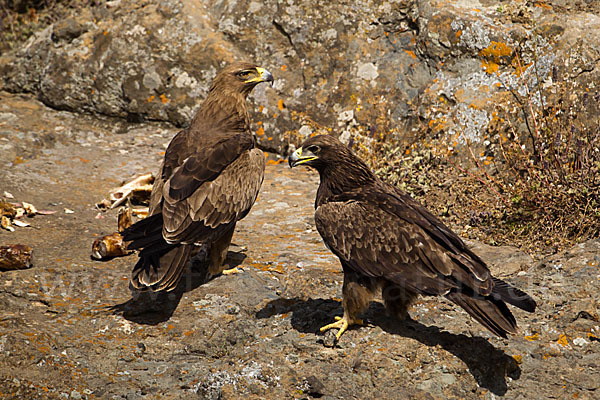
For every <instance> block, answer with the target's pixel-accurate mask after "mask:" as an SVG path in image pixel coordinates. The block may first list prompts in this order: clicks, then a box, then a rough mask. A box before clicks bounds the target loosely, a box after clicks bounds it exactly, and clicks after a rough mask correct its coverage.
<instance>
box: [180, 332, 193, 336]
mask: <svg viewBox="0 0 600 400" xmlns="http://www.w3.org/2000/svg"><path fill="white" fill-rule="evenodd" d="M193 333H194V331H185V332H183V334H184V335H185V336H191V335H192V334H193Z"/></svg>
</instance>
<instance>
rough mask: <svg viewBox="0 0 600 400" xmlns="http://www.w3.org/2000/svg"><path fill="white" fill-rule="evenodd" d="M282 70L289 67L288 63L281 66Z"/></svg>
mask: <svg viewBox="0 0 600 400" xmlns="http://www.w3.org/2000/svg"><path fill="white" fill-rule="evenodd" d="M280 69H281V70H282V71H286V70H287V69H288V67H287V65H285V64H283V65H282V66H281V68H280Z"/></svg>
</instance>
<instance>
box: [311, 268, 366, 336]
mask: <svg viewBox="0 0 600 400" xmlns="http://www.w3.org/2000/svg"><path fill="white" fill-rule="evenodd" d="M374 286H375V284H374V282H373V281H372V280H371V279H369V278H360V277H359V276H358V275H357V274H356V273H354V272H353V271H351V270H350V269H349V268H344V285H343V286H342V296H343V300H342V305H343V307H344V316H343V317H335V320H336V322H334V323H331V324H329V325H325V326H324V327H322V328H321V329H320V331H321V332H325V331H327V330H329V329H333V328H337V329H339V331H338V333H337V334H336V335H335V340H336V341H338V340H340V337H341V336H342V335H343V334H344V332H346V330H347V329H348V328H349V327H350V326H352V325H364V322H363V320H362V319H360V318H358V315H359V314H361V313H362V312H363V311H364V310H365V309H366V308H367V306H368V305H369V303H370V302H371V299H372V298H373V291H374Z"/></svg>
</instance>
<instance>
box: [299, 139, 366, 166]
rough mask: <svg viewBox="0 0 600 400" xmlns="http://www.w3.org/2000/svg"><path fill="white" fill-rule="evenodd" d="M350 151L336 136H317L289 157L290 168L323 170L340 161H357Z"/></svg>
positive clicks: (306, 141)
mask: <svg viewBox="0 0 600 400" xmlns="http://www.w3.org/2000/svg"><path fill="white" fill-rule="evenodd" d="M356 159H357V158H356V156H354V155H353V154H352V152H351V151H350V149H348V147H347V146H346V145H344V144H343V143H342V142H340V141H339V140H338V139H336V138H335V137H334V136H331V135H317V136H313V137H311V138H308V139H307V140H305V141H304V143H302V145H301V146H300V147H299V148H298V149H297V150H296V151H294V152H293V153H292V154H290V155H289V157H288V163H289V164H290V167H292V168H293V167H295V166H296V165H306V166H309V167H313V168H315V169H317V170H321V169H323V168H325V167H327V166H328V165H332V164H337V163H339V162H340V160H348V161H350V162H352V161H354V160H356Z"/></svg>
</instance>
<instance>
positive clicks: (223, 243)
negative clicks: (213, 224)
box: [208, 224, 240, 276]
mask: <svg viewBox="0 0 600 400" xmlns="http://www.w3.org/2000/svg"><path fill="white" fill-rule="evenodd" d="M234 230H235V224H233V226H232V227H231V228H230V229H228V230H227V231H225V233H224V234H223V236H221V237H220V238H219V239H217V240H215V241H214V242H213V243H212V244H211V246H210V254H209V257H208V262H209V264H208V273H209V274H210V276H216V275H219V274H223V275H230V274H235V273H237V272H240V269H238V268H231V269H225V265H223V262H224V261H225V258H226V257H227V250H228V249H229V245H230V244H231V238H232V237H233V232H234Z"/></svg>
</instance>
